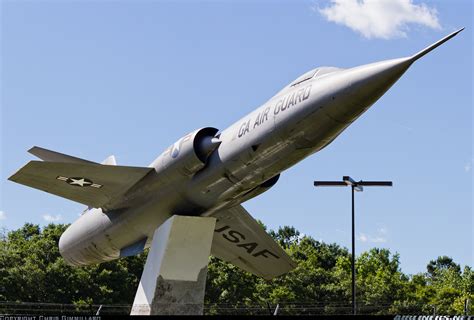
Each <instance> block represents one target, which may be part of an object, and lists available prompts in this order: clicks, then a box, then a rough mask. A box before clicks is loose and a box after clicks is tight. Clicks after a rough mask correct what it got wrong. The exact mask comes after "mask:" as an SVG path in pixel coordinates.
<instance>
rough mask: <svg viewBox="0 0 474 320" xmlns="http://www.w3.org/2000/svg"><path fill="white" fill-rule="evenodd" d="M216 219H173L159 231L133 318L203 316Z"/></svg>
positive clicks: (144, 272)
mask: <svg viewBox="0 0 474 320" xmlns="http://www.w3.org/2000/svg"><path fill="white" fill-rule="evenodd" d="M215 224H216V219H215V218H210V217H189V216H172V217H171V218H169V219H168V220H166V222H165V223H163V224H162V225H161V226H160V227H159V228H158V229H156V231H155V233H154V236H153V242H152V244H151V248H150V252H149V253H148V258H147V260H146V263H145V268H144V270H143V274H142V278H141V280H140V284H139V286H138V290H137V293H136V295H135V300H134V302H133V307H132V311H131V315H202V314H203V304H204V289H205V286H206V276H207V263H208V260H209V255H210V252H211V245H212V238H213V235H214V228H215Z"/></svg>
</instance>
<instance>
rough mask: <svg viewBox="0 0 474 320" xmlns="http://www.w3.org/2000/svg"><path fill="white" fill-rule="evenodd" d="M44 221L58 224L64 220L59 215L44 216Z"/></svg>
mask: <svg viewBox="0 0 474 320" xmlns="http://www.w3.org/2000/svg"><path fill="white" fill-rule="evenodd" d="M43 219H44V220H45V221H47V222H56V221H59V220H61V219H62V217H61V215H60V214H57V215H55V216H53V215H50V214H43Z"/></svg>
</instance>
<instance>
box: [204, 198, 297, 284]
mask: <svg viewBox="0 0 474 320" xmlns="http://www.w3.org/2000/svg"><path fill="white" fill-rule="evenodd" d="M211 216H212V217H215V218H217V222H216V229H215V232H214V239H213V241H212V249H211V254H212V255H213V256H216V257H217V258H219V259H222V260H225V261H227V262H230V263H232V264H234V265H236V266H237V267H239V268H241V269H243V270H245V271H248V272H250V273H253V274H255V275H257V276H260V277H263V278H265V279H267V280H270V279H273V278H274V277H277V276H279V275H282V274H284V273H287V272H288V271H291V270H292V269H294V268H295V267H296V264H295V263H294V262H293V260H291V258H290V257H289V256H288V255H287V254H286V252H285V250H283V249H282V248H281V247H280V245H279V244H278V243H276V242H275V240H273V238H272V237H270V235H268V233H267V232H266V231H265V230H264V229H263V227H262V226H261V225H260V224H259V223H258V222H257V221H255V219H254V218H252V216H251V215H250V214H249V213H248V212H247V210H245V209H244V207H242V206H241V205H237V206H235V207H232V208H230V209H226V210H223V211H218V212H216V213H213V214H211Z"/></svg>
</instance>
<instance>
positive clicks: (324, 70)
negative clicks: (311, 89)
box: [290, 67, 342, 87]
mask: <svg viewBox="0 0 474 320" xmlns="http://www.w3.org/2000/svg"><path fill="white" fill-rule="evenodd" d="M339 70H342V69H341V68H336V67H319V68H316V69H313V70H311V71H308V72H306V73H305V74H303V75H301V76H299V77H298V78H296V80H295V81H293V82H292V83H291V84H290V87H294V86H297V85H299V84H300V83H303V82H305V81H308V80H311V79H313V78H319V77H322V76H325V75H327V74H329V73H333V72H335V71H339Z"/></svg>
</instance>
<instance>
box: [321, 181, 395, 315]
mask: <svg viewBox="0 0 474 320" xmlns="http://www.w3.org/2000/svg"><path fill="white" fill-rule="evenodd" d="M314 186H315V187H347V186H350V187H351V193H352V259H351V268H352V314H356V281H355V277H356V274H355V204H354V191H358V192H362V191H364V188H363V187H364V186H365V187H391V186H393V183H392V181H362V180H360V181H355V180H354V179H352V178H351V177H349V176H343V177H342V181H314Z"/></svg>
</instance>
